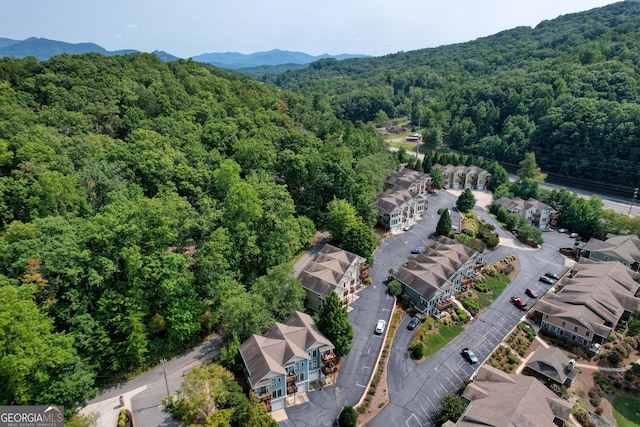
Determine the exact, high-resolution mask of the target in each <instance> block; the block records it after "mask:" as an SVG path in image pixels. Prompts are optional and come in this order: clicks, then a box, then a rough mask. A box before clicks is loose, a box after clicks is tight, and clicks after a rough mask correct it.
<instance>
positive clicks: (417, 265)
mask: <svg viewBox="0 0 640 427" xmlns="http://www.w3.org/2000/svg"><path fill="white" fill-rule="evenodd" d="M476 254H477V252H476V251H474V250H473V249H471V248H468V247H466V246H464V245H463V244H461V243H458V242H457V241H455V240H453V239H450V238H448V237H445V236H441V237H440V238H439V239H438V241H437V242H436V243H434V244H433V245H432V246H429V247H427V248H426V249H425V251H424V252H422V253H421V254H417V255H411V256H410V257H409V260H408V262H407V264H406V265H405V266H403V267H402V268H400V269H398V270H394V271H393V272H392V273H391V274H392V275H393V276H394V277H395V278H396V279H397V280H398V281H400V282H402V283H403V284H404V285H405V286H408V287H410V288H411V289H413V290H414V291H416V292H418V293H419V294H420V295H422V298H424V299H425V300H427V301H428V300H430V299H432V298H433V297H434V295H435V294H436V293H437V292H438V290H440V289H442V288H443V286H444V285H445V284H446V283H447V281H448V280H449V278H451V276H452V275H453V274H454V273H455V272H456V271H458V270H459V269H460V267H462V266H463V265H464V264H465V263H466V262H467V261H468V260H469V258H471V257H472V256H474V255H476Z"/></svg>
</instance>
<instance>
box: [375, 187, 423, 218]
mask: <svg viewBox="0 0 640 427" xmlns="http://www.w3.org/2000/svg"><path fill="white" fill-rule="evenodd" d="M415 198H422V196H420V195H419V194H412V193H411V192H409V190H393V189H388V190H385V191H384V192H382V193H380V194H378V195H377V196H376V198H375V203H376V206H377V207H378V209H380V210H381V211H383V212H386V213H388V214H390V213H392V212H393V211H394V210H395V209H397V208H399V207H400V206H402V205H403V204H405V203H407V202H409V201H411V200H412V199H415Z"/></svg>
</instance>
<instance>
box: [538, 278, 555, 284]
mask: <svg viewBox="0 0 640 427" xmlns="http://www.w3.org/2000/svg"><path fill="white" fill-rule="evenodd" d="M538 280H540V281H541V282H542V283H546V284H547V285H553V284H554V283H555V282H554V281H553V279H550V278H549V277H547V276H540V278H539V279H538Z"/></svg>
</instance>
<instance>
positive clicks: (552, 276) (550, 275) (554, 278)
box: [544, 272, 560, 280]
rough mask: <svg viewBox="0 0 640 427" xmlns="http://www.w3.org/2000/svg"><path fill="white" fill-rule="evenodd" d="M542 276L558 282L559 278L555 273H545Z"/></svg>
mask: <svg viewBox="0 0 640 427" xmlns="http://www.w3.org/2000/svg"><path fill="white" fill-rule="evenodd" d="M544 275H545V276H547V277H548V278H549V279H553V280H560V276H558V275H557V274H556V273H551V272H546V273H544Z"/></svg>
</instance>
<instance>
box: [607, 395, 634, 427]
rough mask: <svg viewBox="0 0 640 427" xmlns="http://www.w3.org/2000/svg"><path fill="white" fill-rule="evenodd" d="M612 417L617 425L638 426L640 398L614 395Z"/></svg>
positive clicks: (623, 426) (619, 426)
mask: <svg viewBox="0 0 640 427" xmlns="http://www.w3.org/2000/svg"><path fill="white" fill-rule="evenodd" d="M613 417H614V418H615V419H616V422H617V423H618V427H633V426H640V399H636V398H633V397H627V396H616V397H614V398H613Z"/></svg>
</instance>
